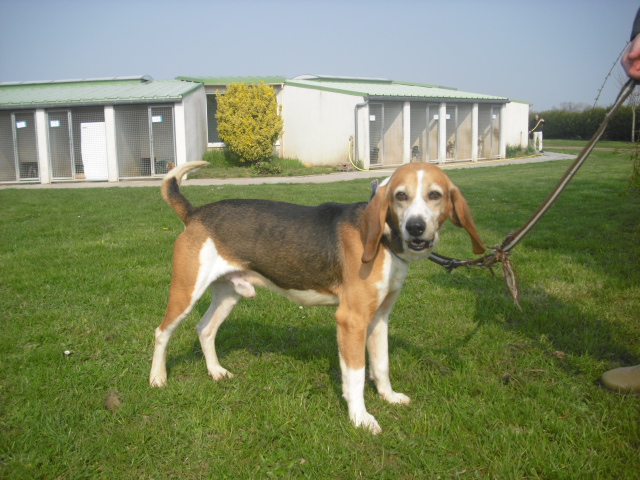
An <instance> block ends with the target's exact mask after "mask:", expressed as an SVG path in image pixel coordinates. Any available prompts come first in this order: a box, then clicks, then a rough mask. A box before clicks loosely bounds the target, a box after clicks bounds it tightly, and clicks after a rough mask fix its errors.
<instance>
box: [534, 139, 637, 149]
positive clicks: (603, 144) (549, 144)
mask: <svg viewBox="0 0 640 480" xmlns="http://www.w3.org/2000/svg"><path fill="white" fill-rule="evenodd" d="M587 143H588V140H555V139H548V138H545V139H544V147H545V149H547V148H553V147H565V148H566V147H578V148H583V147H584V146H585V145H586V144H587ZM634 147H635V143H632V142H614V141H608V140H603V141H600V142H598V144H597V145H596V148H617V149H632V148H634Z"/></svg>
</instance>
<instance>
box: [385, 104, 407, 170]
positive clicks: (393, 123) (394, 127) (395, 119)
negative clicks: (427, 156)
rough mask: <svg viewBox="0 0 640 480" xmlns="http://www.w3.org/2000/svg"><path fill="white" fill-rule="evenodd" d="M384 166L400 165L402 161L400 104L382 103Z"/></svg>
mask: <svg viewBox="0 0 640 480" xmlns="http://www.w3.org/2000/svg"><path fill="white" fill-rule="evenodd" d="M383 108H384V113H383V118H384V142H383V145H384V153H383V155H382V163H383V164H384V165H400V164H401V163H402V159H403V150H404V142H403V138H404V132H403V130H402V102H384V104H383Z"/></svg>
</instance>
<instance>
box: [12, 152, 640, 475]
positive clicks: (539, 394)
mask: <svg viewBox="0 0 640 480" xmlns="http://www.w3.org/2000/svg"><path fill="white" fill-rule="evenodd" d="M567 165H568V162H565V161H559V162H550V163H536V164H529V165H513V166H504V167H487V168H475V169H460V170H450V171H449V172H448V173H449V175H450V176H451V178H452V179H453V181H454V182H455V183H456V184H457V185H458V186H459V187H460V188H461V190H462V192H463V193H464V194H465V196H466V198H467V200H468V201H469V204H470V205H471V208H472V211H473V213H474V216H475V219H476V223H477V225H478V228H479V231H480V234H481V235H482V237H483V238H484V240H485V242H486V243H488V244H497V243H499V242H500V241H501V240H502V238H503V236H504V235H505V234H506V233H507V232H509V231H511V230H514V229H516V228H518V227H519V226H520V225H521V224H522V223H523V221H524V220H526V218H527V217H528V216H529V215H530V214H531V213H532V212H533V211H534V210H535V208H536V207H537V206H538V205H539V204H540V202H541V201H542V200H543V199H544V198H545V197H546V195H547V194H548V192H549V191H550V190H551V188H552V187H553V185H554V184H555V183H556V181H557V179H558V178H559V177H560V176H561V175H562V173H563V172H564V169H565V168H566V167H567ZM630 173H631V161H630V160H629V159H627V158H626V157H624V156H622V155H614V154H613V153H611V152H595V153H594V154H593V155H592V158H591V159H590V160H589V161H588V162H587V165H586V166H585V167H584V168H583V170H581V171H580V172H579V173H578V175H577V177H576V178H575V180H574V181H573V182H572V183H571V184H570V186H569V187H568V189H567V191H566V193H565V194H564V195H563V196H562V197H561V198H560V199H559V201H558V202H557V204H556V205H555V206H554V207H553V208H552V209H551V211H550V212H549V213H548V214H547V216H546V217H545V218H544V219H543V220H542V221H541V222H540V223H539V225H538V226H537V227H536V229H535V230H534V231H533V232H532V233H531V235H530V236H529V237H527V239H525V241H524V242H523V243H521V244H520V245H519V246H518V247H517V248H516V250H515V251H514V253H513V255H512V259H513V261H514V263H515V267H516V269H517V272H518V274H519V281H520V286H521V289H522V300H521V304H522V310H519V309H518V308H516V307H515V306H514V304H513V301H512V300H511V298H510V296H509V293H508V291H507V289H506V287H505V286H504V284H503V282H502V281H501V280H500V279H499V278H493V277H492V276H491V275H490V274H489V272H487V271H481V270H457V271H455V272H453V273H452V274H447V273H446V272H444V270H443V269H442V268H440V267H438V266H436V265H435V264H432V263H430V262H424V263H422V264H417V265H414V266H412V268H411V273H410V275H409V278H408V280H407V283H406V285H405V289H404V290H403V292H402V295H401V296H400V299H399V301H398V303H397V305H396V308H395V309H394V311H393V314H392V319H391V325H390V358H391V368H392V371H391V377H392V381H393V384H394V387H395V388H396V390H398V391H400V392H403V393H406V394H407V395H409V396H410V397H411V398H412V400H413V401H412V403H411V404H410V405H407V406H394V405H389V404H387V403H386V402H384V401H382V400H381V399H379V398H377V395H376V393H375V388H374V387H373V386H372V385H371V384H367V386H366V389H365V399H366V402H367V407H368V410H369V412H370V413H372V414H373V415H375V416H376V418H377V420H378V421H379V422H380V425H381V427H382V429H383V432H382V434H381V435H380V436H377V437H376V436H372V435H370V434H369V433H367V432H365V431H364V430H361V429H355V428H353V427H352V426H351V424H350V422H349V420H348V416H347V412H346V405H345V403H344V401H343V400H342V399H341V385H340V368H339V362H338V355H337V347H336V340H335V326H334V320H333V309H332V308H328V307H326V308H325V307H314V308H306V307H305V308H300V307H298V306H297V305H294V304H292V303H290V302H288V301H287V300H285V299H283V298H281V297H278V296H276V295H273V294H271V293H269V292H265V291H263V290H261V291H259V292H258V297H257V298H256V299H255V300H243V301H242V302H241V303H240V304H239V305H238V306H237V307H236V309H235V310H234V312H233V313H232V315H231V317H230V318H229V320H228V321H227V322H226V323H225V324H224V325H223V326H222V328H221V330H220V332H219V335H218V354H219V356H220V360H221V362H222V364H223V365H224V366H225V367H226V368H228V369H229V370H230V371H232V372H233V373H235V374H236V377H235V378H234V379H231V380H224V381H221V382H218V383H216V382H214V381H212V380H211V379H210V378H209V377H208V376H207V370H206V367H205V365H204V359H203V356H202V352H201V350H200V346H199V343H198V340H197V337H196V334H195V332H194V330H193V327H194V326H195V324H196V323H197V321H198V318H199V316H201V315H202V314H203V313H204V311H205V310H206V308H207V301H206V300H203V301H201V302H200V303H199V304H198V305H197V307H196V309H195V310H196V311H195V312H194V313H192V314H191V316H190V317H189V318H188V319H187V320H186V321H185V322H184V324H183V325H182V327H181V328H180V330H178V332H177V333H176V334H175V335H174V338H173V340H172V343H171V345H170V346H169V352H168V371H169V380H168V385H167V387H166V388H162V389H151V388H149V386H148V374H149V368H150V365H151V355H152V350H153V331H154V329H155V327H156V326H157V325H158V324H159V322H160V320H161V317H162V315H163V312H164V308H165V302H166V297H167V292H168V284H169V281H170V262H171V249H172V244H173V241H174V240H175V238H176V236H177V235H178V234H179V233H180V232H181V231H182V229H183V226H182V224H181V223H180V221H179V220H178V218H177V217H176V216H175V214H174V213H173V212H172V211H171V210H170V208H169V207H168V206H167V205H166V204H165V203H164V202H163V201H162V199H161V198H160V194H159V192H158V190H157V189H156V188H147V187H143V188H105V189H103V188H99V189H98V188H96V189H51V190H46V189H45V190H42V189H32V190H30V189H6V190H0V204H1V205H2V214H1V215H0V311H2V312H3V322H2V326H3V332H2V335H1V336H0V355H1V357H0V358H2V360H1V361H0V477H1V478H7V479H25V478H47V479H49V478H51V479H52V478H60V479H72V478H73V479H76V478H105V479H107V478H108V479H112V478H135V479H141V478H145V479H146V478H154V479H155V478H181V479H183V478H186V479H190V478H233V479H239V478H243V479H244V478H313V479H324V478H335V479H351V478H353V479H357V478H367V479H370V478H376V479H378V478H383V479H400V478H402V479H424V478H462V479H470V478H504V479H518V478H541V479H542V478H544V479H548V478H554V479H555V478H558V479H563V478H566V479H575V478H629V479H632V478H636V474H637V471H638V458H639V457H638V446H639V444H640V435H639V424H638V409H639V407H640V398H639V397H637V396H633V395H620V394H615V393H611V392H609V391H607V390H605V389H604V388H602V387H601V386H600V385H599V384H598V382H597V379H598V377H599V376H600V375H601V374H602V372H604V371H605V370H607V369H609V368H613V367H617V366H623V365H633V364H637V363H640V342H639V339H640V316H639V313H638V312H640V273H639V272H638V265H640V232H639V224H640V221H639V216H638V212H639V211H640V196H638V195H637V193H636V194H634V193H632V194H628V195H626V196H623V195H620V192H621V191H622V190H623V189H624V188H625V187H626V185H627V183H628V178H629V175H630ZM368 183H369V181H368V180H356V181H353V182H339V183H333V184H322V185H316V184H303V185H297V184H290V185H268V186H250V187H246V186H244V187H231V186H224V187H220V186H209V187H205V186H201V187H195V186H190V187H189V186H188V187H185V188H184V191H185V193H186V195H187V196H188V197H189V198H190V199H191V200H192V201H193V202H194V203H196V204H202V203H205V202H210V201H213V200H219V199H222V198H235V197H253V198H271V199H276V200H289V201H295V202H298V203H306V204H316V203H319V202H324V201H343V202H352V201H359V200H366V199H367V198H368V195H369V185H368ZM439 251H440V252H441V253H443V254H445V255H451V256H462V257H465V258H466V257H468V256H469V255H470V242H469V240H468V236H467V235H466V233H465V232H464V231H463V230H461V229H456V228H455V227H453V226H452V225H451V224H449V223H447V224H446V228H445V229H444V231H443V233H442V240H441V248H440V249H439ZM67 350H68V351H70V352H72V353H71V354H70V355H65V354H64V352H65V351H67ZM114 395H115V396H116V397H117V398H118V400H119V402H120V403H121V405H120V406H118V405H117V402H116V405H112V404H106V402H107V399H108V398H113V397H114ZM634 472H635V473H634Z"/></svg>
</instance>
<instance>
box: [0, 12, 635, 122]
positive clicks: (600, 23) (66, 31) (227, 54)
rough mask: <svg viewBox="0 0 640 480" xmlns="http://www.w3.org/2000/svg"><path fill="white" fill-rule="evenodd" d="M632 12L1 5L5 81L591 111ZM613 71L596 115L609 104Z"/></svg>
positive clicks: (0, 61)
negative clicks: (183, 81) (407, 92)
mask: <svg viewBox="0 0 640 480" xmlns="http://www.w3.org/2000/svg"><path fill="white" fill-rule="evenodd" d="M639 6H640V2H638V1H637V0H597V1H596V0H551V1H548V0H532V1H521V0H476V1H470V0H448V1H447V0H437V1H431V0H421V1H420V0H385V1H379V0H369V1H364V0H343V1H336V0H323V1H317V0H297V1H296V0H263V1H258V0H224V1H219V0H179V1H176V0H153V1H152V0H99V1H98V0H84V1H78V0H0V82H12V81H32V80H61V79H71V78H95V77H114V76H130V75H150V76H152V77H153V78H154V79H170V78H174V77H176V76H179V75H210V76H218V75H220V76H226V75H254V76H255V75H257V76H265V75H282V76H286V77H293V76H296V75H301V74H319V75H339V76H358V77H382V78H390V79H393V80H401V81H409V82H417V83H428V84H436V85H444V86H451V87H455V88H458V89H459V90H464V91H468V92H474V93H484V94H489V95H499V96H506V97H508V98H511V99H514V100H524V101H528V102H531V103H533V106H532V109H533V110H536V111H542V110H545V109H549V108H552V107H554V106H555V107H559V106H560V105H561V104H563V103H565V102H570V103H576V104H579V103H586V104H593V102H594V100H595V98H596V96H597V94H598V90H599V89H600V87H601V86H602V84H603V82H604V80H605V77H606V76H607V74H608V73H609V70H610V69H611V67H612V65H613V64H614V62H615V61H616V58H617V57H618V55H619V54H620V52H621V51H622V49H623V48H624V46H625V45H626V43H627V41H628V39H629V35H630V31H631V25H632V23H633V18H634V17H635V13H636V10H637V9H638V7H639ZM618 70H619V68H618V67H616V69H615V72H614V75H613V78H612V79H610V80H609V81H608V83H607V85H606V87H605V89H604V90H603V94H602V96H601V98H600V101H599V102H598V105H601V106H606V105H609V104H611V103H612V102H613V100H614V99H615V94H616V93H617V91H618V90H619V88H620V86H619V85H620V83H619V79H618V73H617V71H618Z"/></svg>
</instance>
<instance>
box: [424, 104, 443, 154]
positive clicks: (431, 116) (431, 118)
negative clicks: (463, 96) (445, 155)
mask: <svg viewBox="0 0 640 480" xmlns="http://www.w3.org/2000/svg"><path fill="white" fill-rule="evenodd" d="M439 118H440V105H438V104H437V103H430V104H429V105H427V129H428V135H427V152H428V153H427V161H428V162H437V161H438V135H439V132H440V127H439Z"/></svg>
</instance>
